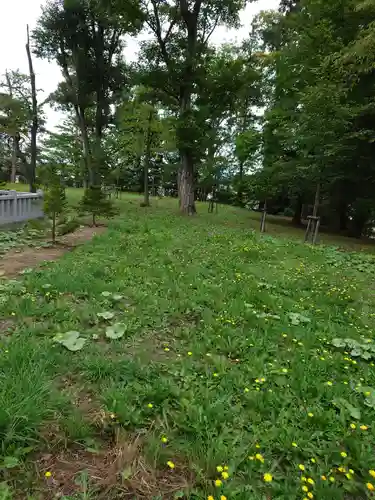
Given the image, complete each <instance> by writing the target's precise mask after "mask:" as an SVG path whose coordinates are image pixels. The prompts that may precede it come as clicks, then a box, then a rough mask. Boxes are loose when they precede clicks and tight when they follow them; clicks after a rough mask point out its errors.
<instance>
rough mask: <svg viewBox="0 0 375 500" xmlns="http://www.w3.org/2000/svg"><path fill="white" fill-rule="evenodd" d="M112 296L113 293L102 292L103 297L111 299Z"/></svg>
mask: <svg viewBox="0 0 375 500" xmlns="http://www.w3.org/2000/svg"><path fill="white" fill-rule="evenodd" d="M111 295H112V293H111V292H102V296H103V297H110V296H111Z"/></svg>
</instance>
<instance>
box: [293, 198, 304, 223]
mask: <svg viewBox="0 0 375 500" xmlns="http://www.w3.org/2000/svg"><path fill="white" fill-rule="evenodd" d="M302 208H303V203H302V197H301V196H298V197H297V200H296V204H295V208H294V215H293V219H292V222H293V224H294V225H296V226H300V225H301V224H302Z"/></svg>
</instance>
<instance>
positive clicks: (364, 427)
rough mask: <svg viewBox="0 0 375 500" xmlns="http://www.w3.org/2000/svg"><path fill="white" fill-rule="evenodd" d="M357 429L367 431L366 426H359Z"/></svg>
mask: <svg viewBox="0 0 375 500" xmlns="http://www.w3.org/2000/svg"><path fill="white" fill-rule="evenodd" d="M359 428H360V429H361V431H367V429H368V427H367V425H360V427H359Z"/></svg>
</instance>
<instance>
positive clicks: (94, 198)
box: [78, 186, 118, 226]
mask: <svg viewBox="0 0 375 500" xmlns="http://www.w3.org/2000/svg"><path fill="white" fill-rule="evenodd" d="M78 211H79V213H80V214H90V215H91V216H92V225H93V226H96V218H97V217H98V216H101V217H104V218H106V219H109V218H111V217H114V216H115V215H116V214H117V213H118V210H117V209H116V208H115V207H114V206H113V203H112V202H111V201H110V200H109V199H108V198H107V197H106V195H105V193H103V190H102V188H101V186H90V187H88V188H87V189H85V193H84V195H83V198H82V200H81V201H80V203H79V207H78Z"/></svg>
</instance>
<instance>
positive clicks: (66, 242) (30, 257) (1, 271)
mask: <svg viewBox="0 0 375 500" xmlns="http://www.w3.org/2000/svg"><path fill="white" fill-rule="evenodd" d="M106 229H107V228H106V227H83V228H80V229H77V231H75V232H74V233H71V234H67V235H65V236H63V237H61V238H59V244H57V245H55V246H51V247H46V248H38V249H36V248H27V249H25V250H21V251H16V250H12V251H10V252H8V253H6V254H5V255H3V256H2V257H0V258H1V261H0V277H6V278H11V277H14V276H17V275H18V274H19V273H20V272H21V271H22V270H23V269H26V268H29V267H36V266H38V264H40V263H42V262H46V261H51V260H56V259H58V258H59V257H61V255H63V254H64V253H66V252H70V251H72V250H74V248H76V247H77V246H79V245H82V244H83V243H85V242H86V241H90V240H91V239H92V238H93V237H94V236H95V235H97V234H101V233H103V232H104V231H105V230H106Z"/></svg>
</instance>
